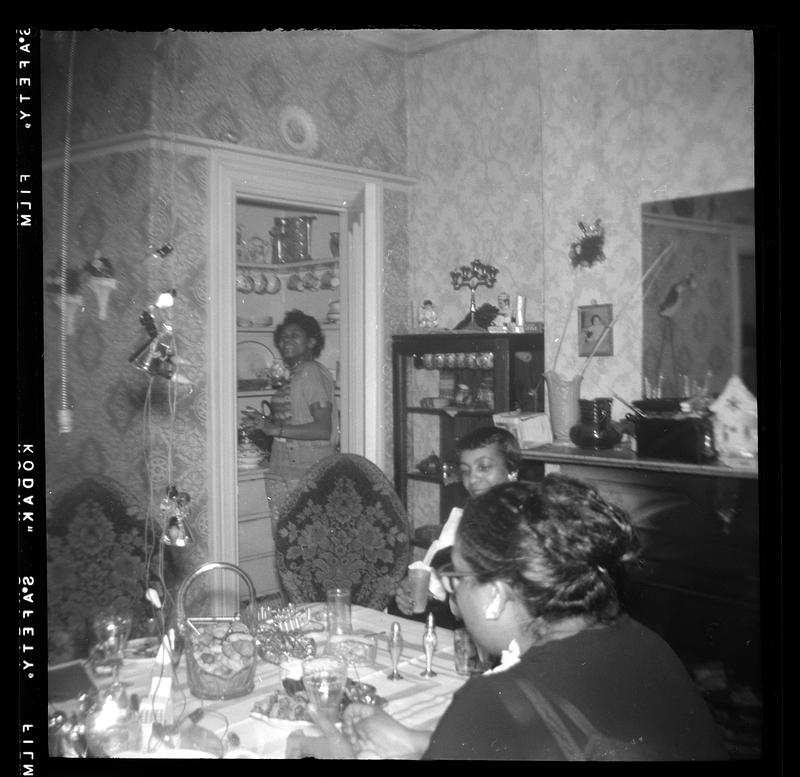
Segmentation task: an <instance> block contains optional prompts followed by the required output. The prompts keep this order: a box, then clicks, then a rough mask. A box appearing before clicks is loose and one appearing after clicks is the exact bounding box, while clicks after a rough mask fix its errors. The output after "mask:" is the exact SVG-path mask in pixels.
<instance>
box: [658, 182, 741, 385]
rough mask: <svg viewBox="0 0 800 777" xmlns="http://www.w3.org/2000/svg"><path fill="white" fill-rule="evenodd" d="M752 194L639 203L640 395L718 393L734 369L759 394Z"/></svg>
mask: <svg viewBox="0 0 800 777" xmlns="http://www.w3.org/2000/svg"><path fill="white" fill-rule="evenodd" d="M753 194H754V192H753V190H752V189H745V190H740V191H733V192H722V193H714V194H706V195H700V196H697V197H684V198H679V199H674V200H660V201H657V202H649V203H644V204H643V205H642V377H643V381H642V382H643V393H642V396H646V388H645V386H646V385H647V384H648V383H649V385H650V386H651V387H657V386H659V385H660V386H661V392H660V395H661V396H662V397H682V396H686V395H687V393H689V392H687V388H688V389H689V391H691V390H692V387H694V388H695V389H696V387H697V386H700V387H703V386H707V389H708V391H709V392H711V393H712V394H718V393H720V392H721V391H722V390H723V389H724V388H725V384H726V383H727V382H728V379H729V378H730V376H731V375H738V376H739V377H740V378H741V379H742V381H743V382H744V384H745V385H746V386H747V388H748V389H749V390H750V391H751V392H752V393H753V394H754V395H756V396H757V386H756V268H755V232H754V223H755V218H754V214H755V198H754V196H753ZM670 243H672V244H673V249H672V251H671V252H666V253H665V249H666V248H667V247H668V246H669V244H670ZM662 254H663V256H662ZM654 265H655V266H654ZM655 390H656V391H657V389H655ZM656 396H658V394H656Z"/></svg>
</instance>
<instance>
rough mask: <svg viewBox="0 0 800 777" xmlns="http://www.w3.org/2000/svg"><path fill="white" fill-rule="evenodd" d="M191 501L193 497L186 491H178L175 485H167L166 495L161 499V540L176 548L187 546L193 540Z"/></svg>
mask: <svg viewBox="0 0 800 777" xmlns="http://www.w3.org/2000/svg"><path fill="white" fill-rule="evenodd" d="M189 502H191V497H190V496H189V494H187V493H186V492H185V491H181V492H180V493H179V492H178V489H177V488H176V487H175V486H174V485H170V486H167V493H166V496H165V497H164V498H163V499H162V500H161V504H160V505H159V513H160V517H161V529H162V531H163V534H162V535H161V542H162V543H163V544H164V545H171V546H173V547H176V548H185V547H186V546H187V545H191V544H192V541H193V537H192V532H191V529H190V528H189V520H188V519H189Z"/></svg>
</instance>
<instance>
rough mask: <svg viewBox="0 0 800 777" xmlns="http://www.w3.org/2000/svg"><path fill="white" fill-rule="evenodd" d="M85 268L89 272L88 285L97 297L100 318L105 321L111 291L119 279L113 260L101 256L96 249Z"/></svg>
mask: <svg viewBox="0 0 800 777" xmlns="http://www.w3.org/2000/svg"><path fill="white" fill-rule="evenodd" d="M85 269H86V271H87V272H88V273H89V280H88V281H87V285H88V286H89V288H90V289H91V290H92V291H93V292H94V295H95V297H97V307H98V318H99V319H100V320H101V321H105V320H106V314H107V313H108V298H109V296H110V295H111V292H112V291H113V290H114V289H116V288H117V279H116V278H115V277H114V271H113V269H112V267H111V262H110V261H109V260H108V259H106V258H105V257H104V256H101V255H100V252H99V251H95V252H94V259H93V260H92V261H91V262H87V263H86V267H85Z"/></svg>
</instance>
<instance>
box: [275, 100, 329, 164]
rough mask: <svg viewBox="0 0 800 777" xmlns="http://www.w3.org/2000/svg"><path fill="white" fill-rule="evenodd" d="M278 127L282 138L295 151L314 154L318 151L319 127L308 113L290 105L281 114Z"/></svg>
mask: <svg viewBox="0 0 800 777" xmlns="http://www.w3.org/2000/svg"><path fill="white" fill-rule="evenodd" d="M278 125H279V126H280V130H281V136H282V137H283V139H284V140H285V141H286V142H287V143H288V144H289V145H290V146H291V147H292V148H293V149H294V150H295V151H300V152H301V153H304V154H313V153H314V152H315V151H316V150H317V146H318V145H319V135H318V133H317V125H316V124H314V120H313V119H312V118H311V116H310V115H309V113H308V112H307V111H304V110H303V109H302V108H300V107H298V106H296V105H289V106H288V107H286V108H284V109H283V110H282V111H281V112H280V115H279V116H278Z"/></svg>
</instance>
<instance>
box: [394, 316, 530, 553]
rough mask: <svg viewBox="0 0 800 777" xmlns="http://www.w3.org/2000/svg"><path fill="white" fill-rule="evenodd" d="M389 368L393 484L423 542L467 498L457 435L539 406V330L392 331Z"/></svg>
mask: <svg viewBox="0 0 800 777" xmlns="http://www.w3.org/2000/svg"><path fill="white" fill-rule="evenodd" d="M392 367H393V396H394V480H395V487H396V489H397V492H398V494H399V495H400V498H401V499H402V501H403V503H404V504H405V505H406V508H407V510H408V512H409V519H410V521H411V524H412V527H413V528H414V531H415V541H416V542H417V544H424V543H425V537H426V533H425V531H424V529H426V528H428V527H430V526H431V525H433V526H434V527H436V526H437V525H439V524H441V523H443V522H444V521H445V520H446V519H447V516H448V514H449V512H450V510H451V508H452V507H454V506H458V505H460V504H462V503H463V500H464V499H465V497H466V492H465V491H464V488H463V486H462V485H461V482H460V480H459V478H458V466H457V464H458V461H457V458H456V454H455V443H456V440H457V439H458V438H459V437H461V436H463V435H464V434H466V433H468V432H470V431H472V430H473V429H476V428H478V427H481V426H487V425H490V424H491V423H492V415H493V414H494V413H500V412H504V411H508V410H516V409H521V410H526V411H530V412H541V411H543V409H544V385H543V381H542V373H543V370H544V334H543V333H542V332H528V333H490V332H476V331H464V332H461V331H453V332H433V333H421V334H409V335H395V336H394V337H393V338H392ZM445 464H446V465H450V466H441V465H445ZM434 531H435V529H434Z"/></svg>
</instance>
